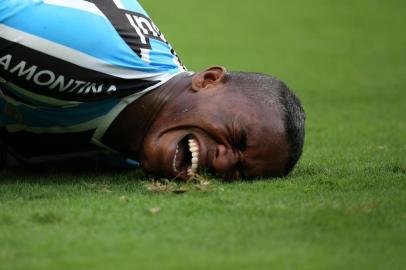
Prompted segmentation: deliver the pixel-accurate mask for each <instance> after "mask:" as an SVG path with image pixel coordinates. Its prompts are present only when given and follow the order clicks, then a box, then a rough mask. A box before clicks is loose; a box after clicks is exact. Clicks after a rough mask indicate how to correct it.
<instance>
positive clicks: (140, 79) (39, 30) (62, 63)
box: [0, 0, 185, 158]
mask: <svg viewBox="0 0 406 270" xmlns="http://www.w3.org/2000/svg"><path fill="white" fill-rule="evenodd" d="M184 71H185V68H184V66H183V65H182V64H181V63H180V61H179V58H178V57H177V55H176V53H175V52H174V50H173V49H172V47H171V46H170V44H169V43H168V42H167V41H166V39H165V37H164V35H163V34H162V33H161V32H160V30H159V29H158V28H157V26H156V25H155V24H154V23H153V22H152V20H151V19H150V18H149V16H148V14H147V13H146V12H145V10H144V9H143V8H142V7H141V6H140V4H139V3H138V2H137V1H136V0H88V1H85V0H1V1H0V137H1V138H2V139H3V140H4V141H5V142H6V143H7V144H8V145H10V146H11V148H12V149H14V151H15V152H17V153H19V154H20V155H22V156H24V157H27V158H30V157H35V156H40V155H59V154H67V153H78V152H89V151H94V150H97V149H100V148H104V149H106V148H107V147H106V146H104V145H103V144H102V143H101V142H100V140H101V138H102V136H103V134H104V133H105V131H106V130H107V128H108V127H109V125H110V124H111V123H112V121H113V120H114V119H115V118H116V117H117V115H118V114H119V113H120V112H121V111H122V110H123V109H124V108H125V107H126V106H127V105H128V104H129V103H131V102H133V101H134V100H136V99H137V98H139V97H141V96H142V95H144V94H145V93H147V92H149V91H151V90H153V89H155V88H157V87H158V86H160V85H162V84H163V83H165V82H167V81H168V80H169V79H171V78H172V77H174V76H175V75H177V74H179V73H181V72H184ZM135 117H136V116H135Z"/></svg>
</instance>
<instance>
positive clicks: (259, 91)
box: [225, 72, 306, 175]
mask: <svg viewBox="0 0 406 270" xmlns="http://www.w3.org/2000/svg"><path fill="white" fill-rule="evenodd" d="M225 80H226V81H227V83H229V84H230V85H231V88H232V89H238V90H239V91H241V92H242V93H243V94H244V95H246V96H247V97H249V98H251V99H253V100H254V101H255V102H260V103H262V104H265V105H266V106H277V107H278V110H279V111H280V112H281V114H282V120H283V122H284V128H285V136H286V137H285V139H286V141H287V143H288V148H289V150H288V151H289V152H288V160H287V162H286V164H285V168H284V171H283V175H288V174H289V172H291V171H292V170H293V168H294V167H295V165H296V163H297V162H298V160H299V158H300V156H301V155H302V152H303V145H304V138H305V119H306V115H305V112H304V110H303V107H302V104H301V102H300V100H299V98H298V97H297V96H296V95H295V94H294V93H293V92H292V91H291V90H290V89H289V88H288V86H287V85H286V84H285V83H284V82H282V81H281V80H279V79H278V78H276V77H273V76H270V75H266V74H261V73H252V72H227V74H226V76H225Z"/></svg>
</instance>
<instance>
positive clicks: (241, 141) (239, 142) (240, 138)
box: [233, 129, 247, 151]
mask: <svg viewBox="0 0 406 270" xmlns="http://www.w3.org/2000/svg"><path fill="white" fill-rule="evenodd" d="M233 146H234V147H235V148H236V149H238V150H240V151H244V150H245V149H246V148H247V132H246V131H245V130H244V129H240V130H238V131H237V132H235V135H234V136H233Z"/></svg>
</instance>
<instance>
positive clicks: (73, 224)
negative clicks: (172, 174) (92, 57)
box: [0, 0, 406, 269]
mask: <svg viewBox="0 0 406 270" xmlns="http://www.w3.org/2000/svg"><path fill="white" fill-rule="evenodd" d="M140 2H141V3H142V4H143V5H144V7H145V9H146V10H147V11H148V13H149V14H150V16H151V17H152V19H153V20H154V21H155V23H156V24H157V25H158V27H159V28H160V30H161V31H162V32H163V33H165V36H166V38H167V39H168V41H170V43H171V44H172V45H173V47H174V48H175V49H176V51H177V53H178V54H179V56H180V57H181V59H182V60H183V62H184V63H185V65H186V66H187V67H188V68H189V69H190V70H193V71H198V70H201V69H204V68H206V67H207V66H210V65H224V66H225V67H227V68H228V69H229V70H243V71H256V72H263V73H268V74H273V75H276V76H277V77H279V78H281V79H282V80H284V81H285V82H287V84H288V85H289V86H290V87H291V88H292V89H294V90H295V92H296V93H297V94H298V95H299V96H300V98H301V99H302V102H303V105H304V107H305V110H306V113H307V134H306V135H307V137H306V145H305V151H304V155H303V158H302V160H301V162H300V164H299V166H298V167H297V169H296V170H295V171H294V173H293V174H292V175H291V176H290V177H289V178H287V179H284V180H276V181H269V180H266V179H265V180H261V181H256V182H253V183H244V182H238V183H233V184H227V183H221V182H218V181H216V180H213V183H212V185H211V186H212V191H211V192H207V193H202V192H197V191H193V192H187V193H185V194H181V195H176V194H172V193H154V192H151V191H148V190H147V188H146V187H145V185H146V184H147V183H148V180H147V179H146V178H145V176H144V175H143V174H142V173H140V172H122V173H108V174H101V173H100V174H97V173H91V174H87V173H77V174H67V173H60V172H48V173H28V172H21V173H17V172H3V173H1V174H0V178H1V180H0V181H1V182H0V269H87V268H93V269H112V268H117V269H191V268H193V269H344V268H347V269H404V265H405V264H406V259H405V258H404V253H405V250H406V121H405V119H406V118H405V110H406V93H405V88H406V76H405V75H406V64H405V60H406V50H405V48H406V35H405V34H404V29H406V16H405V14H406V2H404V1H400V0H389V1H376V0H370V1H366V0H357V1H348V0H344V1H333V0H331V1H321V0H319V1H317V0H315V1H299V0H291V1H285V2H282V1H273V0H268V1H265V0H252V1H249V2H247V1H225V0H216V1H214V0H206V1H204V2H203V1H185V0H173V1H145V0H144V1H140ZM156 207H159V209H160V211H159V212H158V213H155V214H154V213H151V209H154V208H156ZM152 212H154V211H152Z"/></svg>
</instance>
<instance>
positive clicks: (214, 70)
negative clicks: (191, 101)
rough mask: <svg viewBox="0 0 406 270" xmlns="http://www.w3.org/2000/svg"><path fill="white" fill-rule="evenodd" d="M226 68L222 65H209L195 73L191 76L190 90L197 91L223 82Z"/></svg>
mask: <svg viewBox="0 0 406 270" xmlns="http://www.w3.org/2000/svg"><path fill="white" fill-rule="evenodd" d="M226 72H227V71H226V69H225V68H224V67H222V66H214V67H209V68H208V69H206V70H204V71H202V72H199V73H196V74H195V75H194V76H193V77H192V90H193V91H195V92H198V91H200V90H205V89H208V88H210V87H212V86H214V85H217V84H221V83H224V77H225V75H226Z"/></svg>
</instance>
